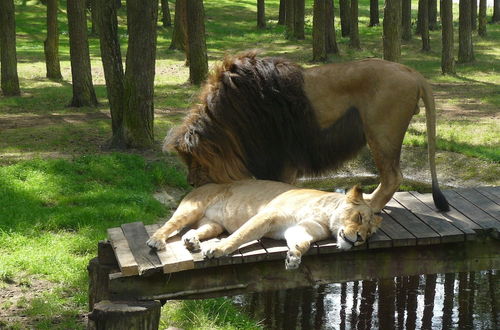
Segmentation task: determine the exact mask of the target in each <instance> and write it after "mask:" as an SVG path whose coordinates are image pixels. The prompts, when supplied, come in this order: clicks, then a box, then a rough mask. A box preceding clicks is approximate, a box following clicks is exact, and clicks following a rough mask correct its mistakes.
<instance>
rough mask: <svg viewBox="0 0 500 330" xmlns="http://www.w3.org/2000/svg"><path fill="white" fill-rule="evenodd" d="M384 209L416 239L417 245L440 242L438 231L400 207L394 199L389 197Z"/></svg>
mask: <svg viewBox="0 0 500 330" xmlns="http://www.w3.org/2000/svg"><path fill="white" fill-rule="evenodd" d="M384 211H385V212H386V213H387V214H388V215H390V216H391V218H393V219H394V220H395V221H396V222H397V223H399V224H400V225H401V226H402V227H404V228H405V229H406V230H407V231H409V232H410V233H411V234H412V235H413V236H414V237H415V238H416V239H417V245H427V244H439V243H440V242H441V237H440V236H439V234H438V233H436V232H435V231H434V230H433V229H432V228H431V227H429V226H428V225H427V224H425V223H424V222H422V221H421V220H420V219H419V218H417V217H416V216H415V215H414V214H413V213H411V212H410V211H408V210H407V209H405V208H404V207H402V206H401V204H399V203H398V202H397V201H396V200H395V199H391V200H390V201H389V202H388V203H387V205H386V206H385V207H384ZM393 239H394V237H393Z"/></svg>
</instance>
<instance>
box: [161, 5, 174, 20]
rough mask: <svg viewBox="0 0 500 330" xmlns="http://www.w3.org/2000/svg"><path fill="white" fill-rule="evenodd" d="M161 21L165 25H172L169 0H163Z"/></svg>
mask: <svg viewBox="0 0 500 330" xmlns="http://www.w3.org/2000/svg"><path fill="white" fill-rule="evenodd" d="M161 23H162V24H163V27H171V26H172V17H171V16H170V7H169V5H168V0H161Z"/></svg>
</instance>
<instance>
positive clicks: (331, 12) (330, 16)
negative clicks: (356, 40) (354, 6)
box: [325, 0, 339, 54]
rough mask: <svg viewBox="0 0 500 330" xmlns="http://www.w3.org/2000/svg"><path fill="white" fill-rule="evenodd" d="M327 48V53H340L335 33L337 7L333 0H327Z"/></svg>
mask: <svg viewBox="0 0 500 330" xmlns="http://www.w3.org/2000/svg"><path fill="white" fill-rule="evenodd" d="M325 6H326V10H325V12H326V15H325V34H326V35H325V49H326V53H327V54H338V53H339V46H338V45H337V36H336V35H335V9H334V7H333V6H334V5H333V0H326V4H325Z"/></svg>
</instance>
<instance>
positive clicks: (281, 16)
mask: <svg viewBox="0 0 500 330" xmlns="http://www.w3.org/2000/svg"><path fill="white" fill-rule="evenodd" d="M286 2H287V1H286V0H280V9H279V14H278V25H285V17H286V8H285V7H286Z"/></svg>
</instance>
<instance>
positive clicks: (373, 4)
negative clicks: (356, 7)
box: [368, 0, 380, 26]
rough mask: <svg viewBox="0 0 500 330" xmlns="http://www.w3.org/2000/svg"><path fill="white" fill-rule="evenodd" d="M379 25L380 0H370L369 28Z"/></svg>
mask: <svg viewBox="0 0 500 330" xmlns="http://www.w3.org/2000/svg"><path fill="white" fill-rule="evenodd" d="M379 24H380V20H379V15H378V0H370V23H369V24H368V26H376V25H379Z"/></svg>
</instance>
